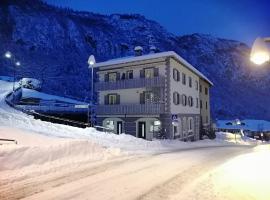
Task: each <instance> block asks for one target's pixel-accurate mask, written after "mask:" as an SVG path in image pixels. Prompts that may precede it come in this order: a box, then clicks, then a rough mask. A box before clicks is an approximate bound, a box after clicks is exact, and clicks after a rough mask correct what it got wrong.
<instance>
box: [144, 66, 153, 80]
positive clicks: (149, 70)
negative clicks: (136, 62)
mask: <svg viewBox="0 0 270 200" xmlns="http://www.w3.org/2000/svg"><path fill="white" fill-rule="evenodd" d="M144 75H145V78H153V77H154V68H146V69H144Z"/></svg>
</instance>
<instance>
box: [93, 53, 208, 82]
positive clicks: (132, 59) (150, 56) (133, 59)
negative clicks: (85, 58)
mask: <svg viewBox="0 0 270 200" xmlns="http://www.w3.org/2000/svg"><path fill="white" fill-rule="evenodd" d="M170 56H171V57H174V58H175V59H177V60H178V61H179V62H181V63H183V64H184V65H185V66H187V67H188V68H189V69H190V70H191V71H193V72H194V73H195V74H197V75H198V76H200V77H201V78H203V79H204V80H206V81H207V82H208V83H210V84H211V85H213V83H212V82H211V81H210V80H209V79H208V78H207V77H206V76H205V75H203V74H202V73H201V72H199V71H198V70H197V69H196V68H195V67H193V66H192V65H191V64H190V63H188V62H187V61H186V60H184V59H183V58H182V57H181V56H179V55H178V54H177V53H175V52H174V51H166V52H161V53H154V54H147V55H142V56H135V57H123V58H120V59H113V60H108V61H105V62H100V63H96V64H95V67H105V66H109V65H117V64H123V63H129V62H136V61H140V60H149V59H155V58H161V57H170Z"/></svg>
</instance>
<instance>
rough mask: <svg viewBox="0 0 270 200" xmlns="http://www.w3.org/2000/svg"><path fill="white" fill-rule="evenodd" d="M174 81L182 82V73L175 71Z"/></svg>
mask: <svg viewBox="0 0 270 200" xmlns="http://www.w3.org/2000/svg"><path fill="white" fill-rule="evenodd" d="M173 79H174V80H175V81H180V73H179V71H178V70H177V69H173Z"/></svg>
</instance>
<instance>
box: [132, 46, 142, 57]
mask: <svg viewBox="0 0 270 200" xmlns="http://www.w3.org/2000/svg"><path fill="white" fill-rule="evenodd" d="M134 52H135V56H141V55H142V54H143V48H142V47H141V46H136V47H135V48H134Z"/></svg>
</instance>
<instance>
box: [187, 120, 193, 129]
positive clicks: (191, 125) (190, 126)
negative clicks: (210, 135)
mask: <svg viewBox="0 0 270 200" xmlns="http://www.w3.org/2000/svg"><path fill="white" fill-rule="evenodd" d="M188 128H189V131H192V129H193V119H192V118H189V127H188Z"/></svg>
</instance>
